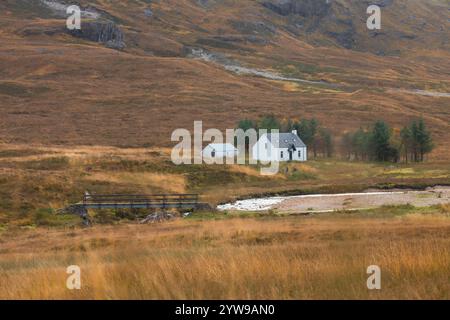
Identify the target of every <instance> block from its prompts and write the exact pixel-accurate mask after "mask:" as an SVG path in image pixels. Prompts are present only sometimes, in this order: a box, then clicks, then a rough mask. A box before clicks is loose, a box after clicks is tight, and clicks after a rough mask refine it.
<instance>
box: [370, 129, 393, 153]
mask: <svg viewBox="0 0 450 320" xmlns="http://www.w3.org/2000/svg"><path fill="white" fill-rule="evenodd" d="M390 138H391V131H390V129H389V126H388V125H387V124H386V122H384V121H381V120H379V121H377V122H375V125H374V127H373V130H372V139H371V140H372V141H371V142H372V146H373V152H374V157H375V159H376V160H378V161H387V160H389V159H390V157H391V154H392V149H391V146H390Z"/></svg>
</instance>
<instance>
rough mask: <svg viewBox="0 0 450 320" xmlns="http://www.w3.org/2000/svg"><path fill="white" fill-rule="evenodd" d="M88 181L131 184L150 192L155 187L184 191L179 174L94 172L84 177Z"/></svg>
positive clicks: (183, 183)
mask: <svg viewBox="0 0 450 320" xmlns="http://www.w3.org/2000/svg"><path fill="white" fill-rule="evenodd" d="M85 179H86V180H88V181H103V182H109V183H117V184H121V183H124V184H132V185H135V186H138V187H139V188H140V189H141V190H142V191H143V192H146V193H152V192H153V191H152V190H155V188H162V189H163V190H166V192H170V193H184V192H186V179H185V177H183V176H181V175H175V174H167V173H165V174H162V173H150V172H126V171H124V172H108V173H106V172H105V173H103V172H96V173H92V174H90V175H88V176H86V178H85Z"/></svg>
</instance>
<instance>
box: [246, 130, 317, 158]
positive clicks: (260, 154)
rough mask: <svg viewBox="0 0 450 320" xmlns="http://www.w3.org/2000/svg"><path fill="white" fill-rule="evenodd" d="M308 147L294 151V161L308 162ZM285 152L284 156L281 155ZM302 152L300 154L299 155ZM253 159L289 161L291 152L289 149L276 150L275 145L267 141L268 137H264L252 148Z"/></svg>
mask: <svg viewBox="0 0 450 320" xmlns="http://www.w3.org/2000/svg"><path fill="white" fill-rule="evenodd" d="M266 147H267V149H266ZM306 151H307V149H306V147H304V148H298V149H297V151H293V154H292V161H307V160H308V154H307V152H306ZM281 152H283V156H282V155H281ZM299 152H300V154H299ZM252 156H253V159H255V160H259V161H265V162H269V161H280V162H283V161H289V151H288V148H274V147H273V145H272V144H271V143H270V142H269V140H268V139H267V136H265V135H264V136H262V137H261V138H260V139H259V140H258V142H257V143H256V144H255V145H254V146H253V148H252Z"/></svg>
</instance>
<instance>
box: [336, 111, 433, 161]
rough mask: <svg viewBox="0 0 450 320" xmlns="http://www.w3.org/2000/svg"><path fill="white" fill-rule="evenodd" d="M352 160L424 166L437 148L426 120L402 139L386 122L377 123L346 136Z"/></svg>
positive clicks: (405, 131)
mask: <svg viewBox="0 0 450 320" xmlns="http://www.w3.org/2000/svg"><path fill="white" fill-rule="evenodd" d="M342 145H343V150H344V151H345V153H346V155H347V158H348V159H352V158H353V159H355V160H366V161H391V162H400V161H402V160H404V161H405V162H406V163H408V161H414V162H422V161H424V160H425V155H426V154H428V153H430V152H431V151H432V150H433V148H434V143H433V139H432V137H431V134H430V132H429V131H428V129H427V127H426V125H425V122H424V121H423V119H420V120H414V121H412V122H411V123H410V124H409V125H408V126H405V127H403V128H402V129H401V131H400V133H399V134H398V135H395V134H394V131H393V130H392V129H391V128H390V127H389V125H388V124H387V123H386V122H385V121H383V120H379V121H376V122H375V124H374V125H373V126H372V127H371V128H369V129H363V128H360V129H358V130H357V131H355V132H350V133H346V134H345V135H344V137H343V140H342Z"/></svg>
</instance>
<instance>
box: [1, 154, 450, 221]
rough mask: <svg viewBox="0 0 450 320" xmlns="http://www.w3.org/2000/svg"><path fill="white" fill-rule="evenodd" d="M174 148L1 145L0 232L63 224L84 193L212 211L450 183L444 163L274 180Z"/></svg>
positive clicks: (316, 169) (340, 169)
mask: <svg viewBox="0 0 450 320" xmlns="http://www.w3.org/2000/svg"><path fill="white" fill-rule="evenodd" d="M169 154H170V150H168V149H121V148H113V147H77V148H69V149H68V148H50V147H37V146H36V147H32V146H26V147H25V146H12V145H0V226H3V227H6V226H13V227H14V226H18V227H34V226H39V225H49V224H51V225H64V224H65V223H66V222H67V221H69V222H70V221H71V218H70V217H50V216H51V215H53V213H54V212H55V211H56V210H57V209H59V208H62V207H64V206H66V205H68V204H73V203H77V202H78V201H80V200H81V197H82V195H83V193H84V192H85V191H86V190H88V191H90V192H93V193H106V194H114V193H139V194H142V193H182V192H192V193H199V194H200V195H201V197H202V201H205V202H208V203H210V204H212V205H215V204H218V203H221V202H226V201H232V200H235V199H239V198H245V197H254V196H267V195H289V194H305V193H336V192H349V191H351V192H356V191H362V190H364V189H366V188H368V187H374V186H378V187H381V188H391V187H398V186H408V187H425V186H428V185H436V184H449V183H450V169H449V168H450V167H449V166H448V164H447V163H446V162H429V163H420V164H408V165H406V164H398V165H393V164H383V163H363V162H346V161H341V160H338V159H327V160H316V161H309V162H306V163H290V164H282V165H281V167H280V172H279V173H278V174H277V175H275V176H269V177H267V176H261V175H260V172H259V168H258V167H256V166H238V165H233V166H227V165H214V166H207V165H183V166H175V165H174V164H173V163H172V162H171V161H170V156H169Z"/></svg>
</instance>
